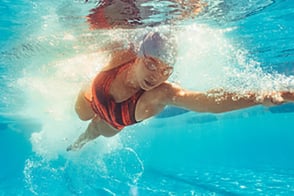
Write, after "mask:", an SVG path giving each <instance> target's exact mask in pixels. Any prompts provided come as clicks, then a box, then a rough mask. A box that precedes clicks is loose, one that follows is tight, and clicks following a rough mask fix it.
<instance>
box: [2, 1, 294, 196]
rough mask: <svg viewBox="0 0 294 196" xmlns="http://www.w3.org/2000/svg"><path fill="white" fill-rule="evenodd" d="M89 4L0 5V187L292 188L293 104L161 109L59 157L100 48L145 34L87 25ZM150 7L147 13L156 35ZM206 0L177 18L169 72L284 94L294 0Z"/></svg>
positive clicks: (254, 191)
mask: <svg viewBox="0 0 294 196" xmlns="http://www.w3.org/2000/svg"><path fill="white" fill-rule="evenodd" d="M95 3H96V1H89V2H88V3H84V1H69V0H63V1H50V2H49V1H48V2H44V1H26V0H18V1H9V0H8V1H1V3H0V10H1V18H0V29H1V32H0V33H1V36H0V41H1V49H0V52H1V57H0V69H1V87H0V95H1V102H0V119H1V120H0V128H1V129H0V130H1V131H0V138H1V143H0V147H1V150H0V157H1V161H0V166H1V167H0V168H1V169H0V179H1V181H0V195H293V194H294V133H293V131H294V125H293V122H294V121H293V120H294V112H293V111H294V106H293V104H286V105H282V106H276V107H271V108H265V107H262V106H257V107H253V108H249V109H246V110H242V111H235V112H229V113H224V114H218V115H213V114H201V113H193V112H186V111H182V110H179V109H176V108H167V109H166V110H165V111H164V112H163V113H161V114H160V115H158V116H156V117H154V118H152V119H150V120H147V121H144V122H142V123H140V124H138V125H135V126H132V127H129V128H127V129H125V130H124V131H122V132H121V133H120V134H119V135H117V136H115V137H113V138H98V139H97V140H95V141H94V142H92V143H90V144H88V145H87V146H85V148H83V149H82V150H81V151H80V152H73V153H72V152H71V153H67V152H66V151H65V149H66V147H67V146H68V145H69V144H70V143H71V142H72V141H73V140H74V139H75V138H76V137H77V136H78V135H79V134H80V133H81V132H82V131H83V130H84V129H85V127H86V126H87V123H85V122H81V121H80V120H79V119H78V118H77V116H76V115H75V113H74V110H73V105H74V101H75V97H76V94H77V92H78V90H79V88H80V87H81V85H82V84H83V83H84V81H88V80H89V79H90V78H91V77H93V76H94V75H95V73H96V71H97V69H99V68H100V67H101V66H102V65H103V63H104V62H105V61H106V60H107V55H105V54H104V53H101V54H99V55H97V53H96V51H97V48H99V46H100V45H101V44H103V43H105V42H106V41H107V40H109V39H112V40H120V39H125V37H129V38H130V39H131V38H134V39H136V38H137V37H138V35H139V34H141V33H142V32H144V31H146V29H145V28H138V29H132V30H129V29H118V30H111V31H107V30H96V31H93V30H89V28H88V24H87V23H86V21H85V18H84V16H86V15H87V14H88V13H89V10H90V9H91V8H93V6H95ZM156 3H157V4H155V5H157V6H154V8H153V10H154V9H158V10H156V12H150V13H151V15H150V16H148V17H147V18H146V20H145V21H146V24H149V23H150V24H156V25H157V26H156V27H155V28H157V30H159V31H164V30H166V28H169V27H168V26H166V25H160V26H158V24H159V23H161V22H162V23H165V24H166V23H167V22H166V21H167V20H166V18H165V15H164V14H163V13H166V11H165V9H164V6H158V5H160V4H158V2H156ZM207 3H208V6H207V8H206V9H205V10H204V11H203V12H202V13H201V14H200V15H199V16H198V17H196V18H194V19H189V20H185V21H178V22H177V23H176V24H174V25H175V26H176V28H174V29H173V31H174V32H175V33H176V35H177V38H178V40H180V42H179V57H178V61H177V64H176V67H175V73H174V75H173V77H172V78H171V80H172V81H174V82H177V83H180V84H181V85H182V86H184V87H186V88H190V89H194V90H208V89H211V88H217V87H223V88H225V89H229V90H234V91H244V90H248V89H251V90H258V91H267V90H280V89H281V90H285V89H286V90H289V89H292V90H293V89H294V77H293V74H294V56H293V49H294V42H293V41H292V40H293V35H294V22H293V21H294V20H293V19H294V15H293V13H294V12H293V11H294V3H293V2H291V1H290V0H288V1H287V0H278V1H270V0H263V1H254V2H252V1H246V0H242V1H238V2H232V1H224V0H220V1H207ZM143 6H144V5H143ZM151 10H152V9H151ZM169 18H170V15H169ZM147 30H148V29H147Z"/></svg>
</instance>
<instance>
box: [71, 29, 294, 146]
mask: <svg viewBox="0 0 294 196" xmlns="http://www.w3.org/2000/svg"><path fill="white" fill-rule="evenodd" d="M175 56H176V49H175V47H174V45H173V39H171V38H170V37H167V36H165V35H163V34H160V33H158V32H150V33H148V34H146V35H145V36H144V38H143V41H142V43H141V44H140V47H139V50H138V52H134V50H132V49H129V50H121V51H118V52H115V53H113V55H112V58H111V60H110V61H109V63H108V64H107V66H105V67H104V69H103V70H102V71H101V72H99V73H98V74H97V76H96V77H95V78H94V80H93V81H92V83H91V85H89V87H86V88H83V89H82V90H81V92H80V94H79V96H78V98H77V101H76V106H75V109H76V112H77V114H78V116H79V117H80V119H82V120H91V122H90V123H89V125H88V128H87V129H86V131H85V132H84V133H83V134H81V135H80V137H79V138H78V139H77V140H76V141H75V142H74V143H73V144H72V145H70V146H69V147H68V148H67V150H68V151H70V150H78V149H80V148H81V147H82V146H83V145H84V144H86V143H87V142H88V141H90V140H93V139H95V138H97V137H99V136H100V135H102V136H105V137H111V136H114V135H116V134H117V133H119V132H120V131H121V130H122V129H123V128H124V127H126V126H129V125H132V124H135V123H138V122H141V121H143V120H145V119H147V118H150V117H152V116H154V115H156V114H158V113H159V112H161V111H162V110H163V109H164V107H165V106H167V105H172V106H176V107H181V108H185V109H188V110H191V111H195V112H210V113H221V112H228V111H232V110H238V109H242V108H247V107H251V106H255V105H259V104H262V105H265V106H271V105H275V104H281V103H285V102H293V101H294V93H293V92H288V91H283V92H273V93H269V94H265V95H263V96H260V95H257V94H255V93H253V92H248V93H246V94H242V95H240V94H236V93H233V92H225V91H221V90H212V91H208V92H197V91H189V90H186V89H183V88H182V87H180V86H178V85H176V84H173V83H170V82H168V81H167V79H168V78H169V77H170V75H171V74H172V72H173V66H172V65H173V64H174V63H175Z"/></svg>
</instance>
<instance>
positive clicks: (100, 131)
mask: <svg viewBox="0 0 294 196" xmlns="http://www.w3.org/2000/svg"><path fill="white" fill-rule="evenodd" d="M117 133H118V130H116V129H114V128H113V127H111V126H110V125H108V124H107V123H106V122H105V121H103V120H101V119H100V118H99V117H95V118H94V119H92V121H91V122H90V123H89V125H88V128H87V129H86V131H85V132H84V133H82V134H81V135H80V136H79V138H78V139H77V140H76V141H75V142H74V143H73V144H71V145H69V146H68V147H67V148H66V151H77V150H79V149H81V148H82V147H83V146H84V145H85V144H86V143H88V142H89V141H91V140H94V139H96V138H97V137H99V136H100V135H102V136H105V137H111V136H114V135H116V134H117Z"/></svg>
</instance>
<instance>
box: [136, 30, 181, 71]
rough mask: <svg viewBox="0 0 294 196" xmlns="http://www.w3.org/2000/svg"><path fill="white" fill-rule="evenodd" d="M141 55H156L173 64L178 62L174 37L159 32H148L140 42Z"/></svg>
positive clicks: (139, 53)
mask: <svg viewBox="0 0 294 196" xmlns="http://www.w3.org/2000/svg"><path fill="white" fill-rule="evenodd" d="M138 56H139V57H148V56H151V57H155V58H158V59H160V60H161V61H163V62H165V63H167V64H168V65H169V66H173V65H174V64H175V62H176V44H175V41H174V38H172V37H167V36H165V35H163V34H161V33H158V32H149V33H147V34H146V35H145V36H144V38H143V41H142V42H141V44H140V47H139V52H138Z"/></svg>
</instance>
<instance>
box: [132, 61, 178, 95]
mask: <svg viewBox="0 0 294 196" xmlns="http://www.w3.org/2000/svg"><path fill="white" fill-rule="evenodd" d="M138 70H139V71H138V81H139V84H140V86H141V88H142V89H144V90H146V91H148V90H151V89H154V88H155V87H157V86H159V85H160V84H162V83H163V82H164V81H166V80H167V79H168V78H169V76H170V75H171V74H172V72H173V67H171V66H168V65H167V64H165V63H164V62H163V61H161V60H159V59H157V58H154V57H151V56H146V57H141V58H139V60H138Z"/></svg>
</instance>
